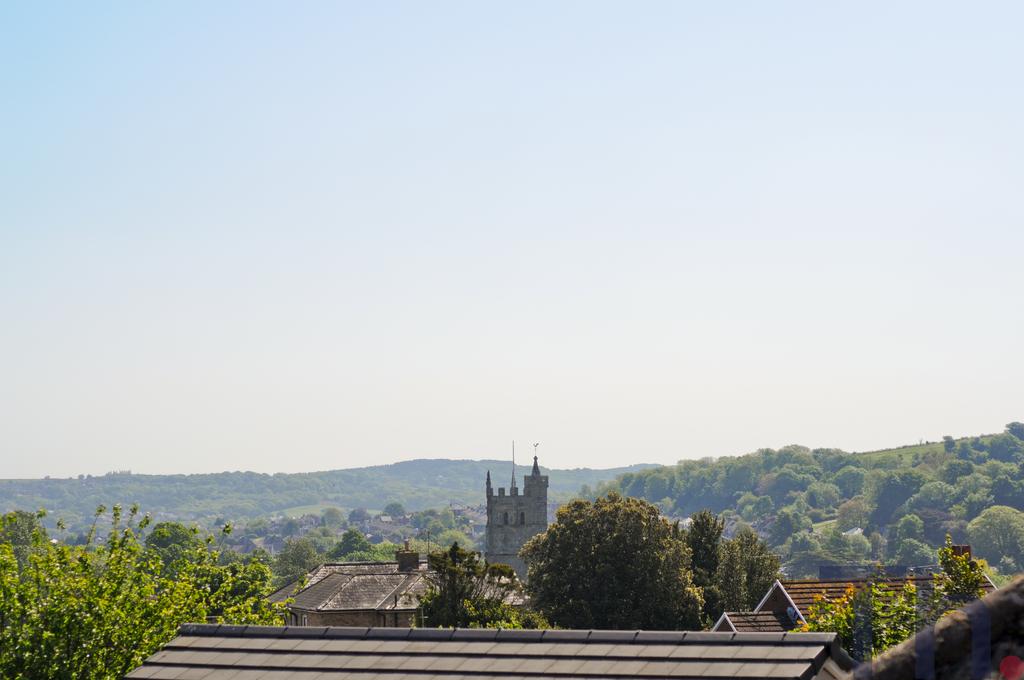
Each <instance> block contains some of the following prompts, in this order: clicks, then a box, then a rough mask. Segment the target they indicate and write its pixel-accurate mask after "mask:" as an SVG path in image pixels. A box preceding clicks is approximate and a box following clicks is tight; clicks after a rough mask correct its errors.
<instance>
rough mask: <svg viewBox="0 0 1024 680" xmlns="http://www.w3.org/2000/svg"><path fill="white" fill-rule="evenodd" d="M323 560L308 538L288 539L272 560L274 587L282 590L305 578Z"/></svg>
mask: <svg viewBox="0 0 1024 680" xmlns="http://www.w3.org/2000/svg"><path fill="white" fill-rule="evenodd" d="M321 562H323V559H322V557H321V555H320V553H318V552H317V550H316V547H315V546H314V545H313V541H311V540H309V539H308V538H297V539H288V540H287V541H285V544H284V548H283V549H282V550H281V552H279V553H278V554H277V558H276V559H275V560H274V585H275V586H276V587H278V588H283V587H284V586H286V585H288V584H289V583H293V582H295V581H298V580H300V579H302V578H303V577H305V576H306V574H308V573H309V571H310V570H311V569H313V567H316V566H317V565H319V564H320V563H321Z"/></svg>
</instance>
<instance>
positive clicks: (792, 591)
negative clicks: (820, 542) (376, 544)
mask: <svg viewBox="0 0 1024 680" xmlns="http://www.w3.org/2000/svg"><path fill="white" fill-rule="evenodd" d="M908 581H909V582H911V583H913V584H914V585H915V586H916V587H917V588H918V589H919V590H921V591H928V590H930V589H931V588H932V586H933V584H934V580H933V579H932V577H931V576H900V577H886V578H881V579H878V578H876V579H870V578H861V579H835V580H833V579H800V580H785V581H780V583H781V584H782V587H783V588H785V590H786V594H788V595H789V599H791V600H792V601H793V604H794V605H796V607H797V609H799V610H800V613H801V614H803V615H804V616H806V615H807V610H808V608H809V607H810V606H811V605H812V604H814V601H815V598H816V597H818V596H819V595H824V596H825V597H827V598H829V599H835V598H837V597H840V596H841V595H842V594H843V593H845V592H846V590H847V589H848V588H850V587H853V588H855V589H857V588H863V587H864V586H865V585H867V584H868V583H871V582H874V583H884V584H885V585H887V586H888V587H889V588H891V589H892V590H893V591H894V592H897V591H899V590H900V589H901V588H902V587H903V584H904V583H906V582H908ZM984 588H985V592H989V593H990V592H992V591H993V590H995V586H994V585H993V584H992V582H991V581H988V580H987V579H986V580H985V583H984Z"/></svg>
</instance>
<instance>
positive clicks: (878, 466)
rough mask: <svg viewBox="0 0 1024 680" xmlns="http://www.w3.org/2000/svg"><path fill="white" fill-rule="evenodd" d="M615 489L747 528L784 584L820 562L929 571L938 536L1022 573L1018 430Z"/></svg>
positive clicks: (762, 455)
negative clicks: (778, 561) (776, 560)
mask: <svg viewBox="0 0 1024 680" xmlns="http://www.w3.org/2000/svg"><path fill="white" fill-rule="evenodd" d="M607 491H618V492H621V493H622V494H625V495H628V496H634V497H638V498H644V499H646V500H649V501H651V502H653V503H656V504H657V505H658V506H659V507H660V508H661V509H662V511H663V512H664V513H665V514H667V515H670V516H676V517H686V516H688V515H690V514H692V513H694V512H696V511H698V510H701V509H703V508H707V509H710V510H711V511H713V512H715V513H724V514H725V516H726V517H727V518H731V520H732V521H734V522H746V523H748V524H751V525H753V526H754V528H756V529H757V530H758V531H759V533H761V534H762V535H763V536H765V537H766V538H767V539H768V541H769V543H770V544H771V545H772V546H773V547H774V548H776V550H777V551H778V552H779V553H780V554H781V555H782V556H783V558H784V559H785V560H786V566H787V569H788V570H789V571H790V572H791V573H793V574H800V573H805V574H807V573H814V572H815V571H816V569H817V566H818V565H821V564H849V563H865V562H870V561H884V562H887V563H890V564H901V565H905V566H922V565H925V564H930V563H931V562H932V561H934V559H935V557H934V555H935V548H936V547H937V546H941V545H942V544H943V541H944V539H945V536H946V535H947V534H949V535H951V536H952V537H953V539H954V541H956V542H970V543H972V544H974V547H975V550H976V552H977V553H978V554H980V555H981V556H982V557H984V558H986V559H987V560H989V562H990V563H992V566H994V567H997V568H999V569H1000V571H1002V572H1003V573H1014V572H1016V571H1020V570H1022V569H1024V513H1021V512H1020V510H1021V509H1024V424H1022V423H1016V422H1015V423H1010V424H1009V425H1008V426H1007V427H1006V431H1005V432H1003V433H1001V434H996V435H986V436H979V437H966V438H962V439H954V438H952V437H945V438H944V439H943V441H941V442H936V443H931V444H922V445H917V446H910V447H902V448H899V449H891V450H886V451H876V452H871V453H847V452H844V451H841V450H838V449H808V448H806V447H803V446H787V447H784V448H782V449H778V450H773V449H762V450H760V451H757V452H755V453H752V454H749V455H745V456H738V457H729V458H720V459H717V460H712V459H705V460H699V461H698V460H688V461H681V462H680V463H679V464H678V465H673V466H666V467H658V468H652V469H647V470H641V471H637V472H630V473H626V474H623V475H621V476H620V477H618V478H617V479H615V480H613V481H611V482H606V483H604V484H600V485H598V487H596V489H594V490H593V492H592V495H596V494H601V493H605V492H607Z"/></svg>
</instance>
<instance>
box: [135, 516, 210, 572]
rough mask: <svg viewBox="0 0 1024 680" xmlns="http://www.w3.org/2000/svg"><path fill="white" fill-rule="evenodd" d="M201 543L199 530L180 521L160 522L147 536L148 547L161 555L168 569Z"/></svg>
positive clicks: (161, 559)
mask: <svg viewBox="0 0 1024 680" xmlns="http://www.w3.org/2000/svg"><path fill="white" fill-rule="evenodd" d="M201 543H202V541H201V540H200V539H199V533H198V531H196V530H195V529H190V528H189V527H186V526H185V525H184V524H181V523H179V522H158V523H157V524H154V525H153V529H152V530H151V531H150V532H149V535H147V536H146V548H148V549H149V550H152V551H154V552H155V553H156V554H157V555H159V556H160V561H161V562H163V564H164V567H165V568H166V569H172V568H173V566H172V565H174V564H175V563H176V562H178V561H179V560H181V559H182V557H184V556H185V555H187V554H189V553H191V552H192V551H193V550H195V548H197V547H198V546H199V545H200V544H201Z"/></svg>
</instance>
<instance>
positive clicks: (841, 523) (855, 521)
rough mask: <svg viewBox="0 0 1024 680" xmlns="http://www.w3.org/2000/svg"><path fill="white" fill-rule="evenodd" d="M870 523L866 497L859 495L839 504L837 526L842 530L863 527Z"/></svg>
mask: <svg viewBox="0 0 1024 680" xmlns="http://www.w3.org/2000/svg"><path fill="white" fill-rule="evenodd" d="M867 523H868V508H867V504H866V503H865V502H864V498H863V497H861V496H857V497H855V498H851V499H850V500H848V501H846V502H845V503H843V504H842V505H840V506H839V510H838V511H837V514H836V526H837V527H838V528H839V530H840V531H849V530H850V529H858V528H859V529H863V528H864V527H865V526H867Z"/></svg>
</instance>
